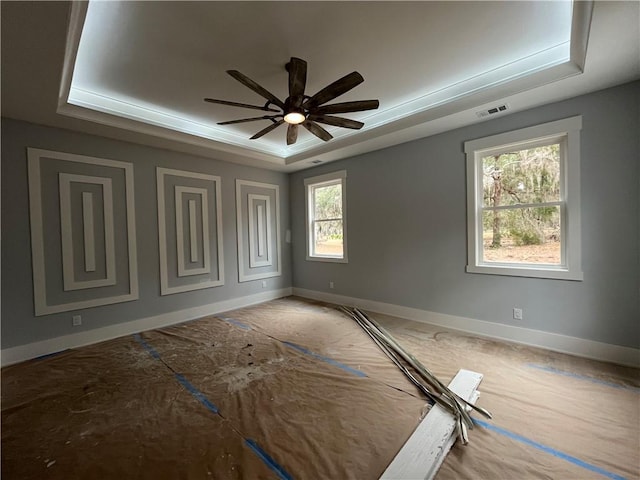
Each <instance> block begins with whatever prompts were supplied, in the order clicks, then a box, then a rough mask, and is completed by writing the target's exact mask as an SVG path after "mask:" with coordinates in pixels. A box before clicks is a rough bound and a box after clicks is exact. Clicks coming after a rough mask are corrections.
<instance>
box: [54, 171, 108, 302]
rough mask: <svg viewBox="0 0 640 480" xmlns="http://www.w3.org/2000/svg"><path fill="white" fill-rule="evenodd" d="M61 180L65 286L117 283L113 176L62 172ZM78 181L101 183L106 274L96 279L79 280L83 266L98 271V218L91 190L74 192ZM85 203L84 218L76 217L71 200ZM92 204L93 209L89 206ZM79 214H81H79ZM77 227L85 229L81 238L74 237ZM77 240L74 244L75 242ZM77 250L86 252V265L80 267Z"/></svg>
mask: <svg viewBox="0 0 640 480" xmlns="http://www.w3.org/2000/svg"><path fill="white" fill-rule="evenodd" d="M59 183H60V222H61V228H62V276H63V279H64V290H65V291H70V290H80V289H84V288H96V287H104V286H107V285H115V283H116V259H115V246H114V231H113V191H112V186H111V179H110V178H102V177H92V176H88V175H73V174H68V173H60V174H59ZM72 184H76V185H78V186H79V188H80V189H81V190H82V186H83V185H100V186H101V187H102V202H101V204H102V218H103V224H102V227H103V229H102V231H103V238H104V251H103V252H101V259H102V262H103V264H104V265H105V275H104V277H102V278H98V279H94V280H79V279H77V278H76V273H75V272H76V271H77V270H78V269H79V268H82V269H83V270H84V271H86V272H95V271H96V254H97V252H96V245H95V222H94V214H93V203H94V202H93V198H94V195H93V194H92V193H91V192H87V191H81V195H80V196H77V195H72V194H71V186H72ZM78 202H79V203H80V205H81V206H82V210H81V214H82V217H81V218H74V217H75V216H74V215H73V213H72V210H73V209H72V204H73V203H76V204H78ZM89 208H91V210H88V209H89ZM78 217H79V215H78ZM74 229H78V230H80V229H82V242H80V241H78V240H75V239H79V236H77V235H75V236H74V234H73V233H74ZM74 242H75V244H74ZM76 251H82V252H84V253H83V256H82V257H83V261H84V262H83V265H82V267H79V265H78V264H79V262H78V261H77V260H78V257H77V256H76Z"/></svg>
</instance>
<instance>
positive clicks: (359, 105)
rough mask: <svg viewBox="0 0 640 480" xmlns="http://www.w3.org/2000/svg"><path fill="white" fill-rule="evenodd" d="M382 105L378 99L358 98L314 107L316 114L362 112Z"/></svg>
mask: <svg viewBox="0 0 640 480" xmlns="http://www.w3.org/2000/svg"><path fill="white" fill-rule="evenodd" d="M379 106H380V102H379V101H378V100H358V101H356V102H343V103H334V104H332V105H323V106H322V107H317V108H314V109H313V114H314V115H324V114H326V113H349V112H362V111H364V110H375V109H376V108H378V107H379Z"/></svg>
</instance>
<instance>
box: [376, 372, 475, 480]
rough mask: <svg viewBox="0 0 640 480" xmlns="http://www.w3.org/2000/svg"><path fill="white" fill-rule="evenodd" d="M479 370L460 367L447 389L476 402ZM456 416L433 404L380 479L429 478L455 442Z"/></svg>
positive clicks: (433, 474)
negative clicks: (477, 371)
mask: <svg viewBox="0 0 640 480" xmlns="http://www.w3.org/2000/svg"><path fill="white" fill-rule="evenodd" d="M481 381H482V374H480V373H476V372H472V371H470V370H459V371H458V373H457V374H456V376H455V377H454V378H453V380H452V381H451V383H450V384H449V389H451V390H452V391H453V392H455V393H457V394H458V395H459V396H460V397H462V398H464V399H465V400H467V401H469V402H475V399H476V398H477V393H476V389H477V388H478V385H480V382H481ZM455 423H456V422H455V419H454V417H453V415H451V414H450V413H449V412H448V411H447V410H445V409H444V408H442V407H441V406H439V405H435V406H434V407H433V408H432V409H431V410H430V411H429V413H428V414H427V416H426V417H425V418H424V420H423V421H422V422H420V424H419V425H418V427H417V428H416V429H415V431H414V432H413V434H412V435H411V436H410V437H409V440H407V443H405V444H404V446H403V447H402V449H400V451H399V452H398V454H397V455H396V456H395V458H394V459H393V461H392V462H391V463H390V464H389V466H388V467H387V469H386V470H385V471H384V473H383V474H382V476H381V477H380V479H381V480H385V479H386V480H399V479H412V480H414V479H418V478H424V479H432V478H433V477H434V476H435V474H436V472H437V471H438V469H439V468H440V465H442V462H443V461H444V458H445V456H446V455H447V453H448V452H449V450H450V449H451V447H452V446H453V444H454V443H455V436H454V435H455V433H454V431H455Z"/></svg>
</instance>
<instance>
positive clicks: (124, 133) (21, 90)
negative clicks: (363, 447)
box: [2, 1, 640, 171]
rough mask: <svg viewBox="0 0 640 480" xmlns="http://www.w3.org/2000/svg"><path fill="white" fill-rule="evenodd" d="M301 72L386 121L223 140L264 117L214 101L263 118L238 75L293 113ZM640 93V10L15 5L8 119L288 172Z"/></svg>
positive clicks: (7, 13)
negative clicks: (628, 89) (627, 87)
mask: <svg viewBox="0 0 640 480" xmlns="http://www.w3.org/2000/svg"><path fill="white" fill-rule="evenodd" d="M592 7H593V8H592ZM572 20H573V21H572ZM587 42H588V43H587ZM292 56H296V57H299V58H302V59H304V60H306V61H307V62H308V77H307V78H308V79H307V88H306V93H307V94H308V95H313V94H314V93H315V92H316V91H318V90H320V89H321V88H323V87H324V86H326V85H328V84H329V83H331V82H333V81H335V80H337V79H338V78H340V77H342V76H344V75H346V74H348V73H350V72H352V71H354V70H356V71H358V72H360V73H361V74H362V75H363V77H364V78H365V82H364V83H363V84H361V85H359V86H358V87H356V88H354V89H353V90H351V91H350V92H348V93H346V94H344V95H343V96H341V97H339V98H338V99H336V100H335V102H343V101H351V100H365V99H379V100H380V108H379V109H378V110H373V111H368V112H358V113H352V114H343V115H341V116H344V117H348V118H352V119H355V120H360V121H363V122H364V123H365V127H364V128H363V129H362V130H360V131H354V130H348V129H342V128H338V127H326V128H327V130H329V131H330V132H331V133H332V135H334V137H335V138H334V139H333V140H331V141H329V142H326V143H325V142H323V141H321V140H320V139H318V138H316V137H315V136H313V135H311V134H310V133H308V132H306V130H303V129H300V131H301V133H300V135H299V137H298V142H297V143H296V144H295V145H293V146H290V147H287V146H286V142H285V134H286V128H285V126H281V127H279V128H277V129H275V130H274V131H273V132H271V133H269V134H267V135H265V136H264V137H262V138H260V139H258V140H249V137H251V135H253V134H254V133H256V132H257V131H259V130H261V129H262V128H264V127H265V126H267V125H268V124H269V122H268V121H258V122H251V123H243V124H238V125H228V126H218V125H216V123H217V122H220V121H225V120H233V119H238V118H246V117H254V116H259V115H262V113H256V111H255V110H247V109H241V108H236V107H229V106H223V105H214V104H210V103H205V102H204V101H203V98H204V97H213V98H218V99H224V100H231V101H236V102H242V103H249V104H256V105H262V104H264V103H265V100H264V99H262V98H261V97H260V96H258V95H257V94H256V93H254V92H253V91H251V90H250V89H248V88H247V87H245V86H243V85H242V84H240V83H239V82H237V81H236V80H234V79H233V78H231V77H230V76H229V75H227V74H226V73H225V71H226V70H231V69H233V70H239V71H240V72H242V73H244V74H245V75H247V76H248V77H250V78H251V79H253V80H254V81H256V82H257V83H259V84H260V85H262V86H264V87H265V88H267V89H268V90H269V91H271V92H272V93H274V94H275V95H276V96H278V97H279V98H280V99H282V100H284V99H285V98H286V97H287V72H286V71H285V69H284V65H285V63H286V62H287V61H288V60H289V58H290V57H292ZM27 59H29V60H27ZM639 77H640V3H638V2H635V1H630V2H603V3H600V2H596V3H595V5H592V4H591V3H589V2H578V3H575V4H572V3H570V2H563V1H556V2H540V1H534V2H306V1H303V2H115V1H111V2H90V3H89V4H88V8H87V4H86V3H80V2H78V3H75V4H73V8H71V6H70V4H69V3H63V2H55V3H52V4H48V2H15V3H14V2H2V113H3V115H4V116H9V117H13V118H18V119H24V120H29V121H33V122H37V123H44V124H47V125H54V126H61V127H64V128H71V129H74V130H81V131H86V132H89V133H96V134H100V135H104V136H107V137H111V138H119V139H122V140H128V141H134V142H138V143H143V144H148V145H155V146H160V147H163V148H170V149H174V150H179V151H186V152H189V153H196V154H199V155H206V156H208V157H211V158H219V159H222V160H228V161H233V162H239V163H244V164H249V165H256V166H263V167H265V168H271V169H276V170H281V171H293V170H299V169H302V168H307V167H309V166H311V165H312V163H311V162H312V161H317V160H321V161H332V160H336V159H339V158H344V157H346V156H351V155H354V154H358V153H363V152H366V151H370V150H374V149H379V148H383V147H386V146H390V145H393V144H397V143H401V142H405V141H409V140H412V139H415V138H420V137H424V136H427V135H431V134H433V133H437V132H440V131H444V130H448V129H451V128H456V127H459V126H462V125H467V124H470V123H474V122H477V121H482V119H480V118H478V116H477V115H476V112H477V111H480V110H483V109H487V108H489V107H492V106H495V105H499V104H504V103H506V104H508V105H509V110H508V111H507V112H506V113H501V114H498V115H504V114H508V113H510V112H514V111H519V110H523V109H526V108H530V107H533V106H537V105H541V104H544V103H549V102H552V101H557V100H560V99H563V98H568V97H571V96H575V95H579V94H582V93H587V92H589V91H594V90H598V89H601V88H605V87H608V86H612V85H616V84H620V83H624V82H627V81H631V80H634V79H637V78H639Z"/></svg>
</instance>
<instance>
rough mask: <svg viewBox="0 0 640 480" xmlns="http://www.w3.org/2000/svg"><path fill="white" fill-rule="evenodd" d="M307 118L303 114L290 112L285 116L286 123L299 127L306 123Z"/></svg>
mask: <svg viewBox="0 0 640 480" xmlns="http://www.w3.org/2000/svg"><path fill="white" fill-rule="evenodd" d="M306 118H307V117H305V116H304V114H303V113H300V112H289V113H287V114H286V115H285V116H284V121H285V122H287V123H290V124H291V125H299V124H300V123H302V122H304V121H305V120H306Z"/></svg>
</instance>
